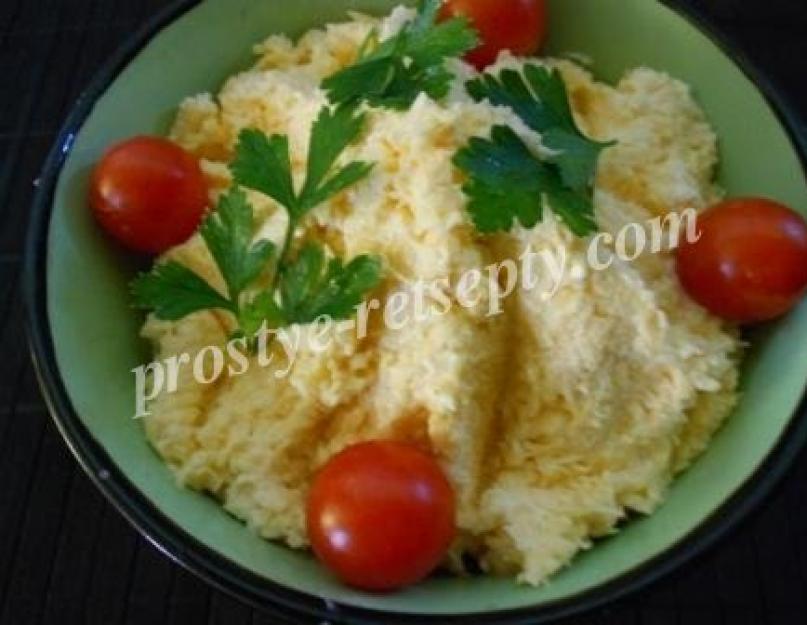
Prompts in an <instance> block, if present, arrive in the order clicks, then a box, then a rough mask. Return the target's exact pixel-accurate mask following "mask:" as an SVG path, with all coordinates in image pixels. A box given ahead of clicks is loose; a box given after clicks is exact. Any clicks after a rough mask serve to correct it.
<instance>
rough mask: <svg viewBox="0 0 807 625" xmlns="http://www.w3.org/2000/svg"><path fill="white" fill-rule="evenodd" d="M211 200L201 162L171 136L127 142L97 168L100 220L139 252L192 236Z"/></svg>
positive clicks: (95, 198)
mask: <svg viewBox="0 0 807 625" xmlns="http://www.w3.org/2000/svg"><path fill="white" fill-rule="evenodd" d="M207 204H208V197H207V184H206V182H205V178H204V174H202V170H201V169H200V167H199V162H198V161H197V160H196V158H195V157H194V156H192V155H191V154H188V153H187V152H186V151H185V150H183V149H182V148H180V147H179V146H178V145H176V144H174V143H172V142H170V141H168V140H166V139H158V138H154V137H136V138H134V139H130V140H128V141H124V142H123V143H120V144H118V145H116V146H114V147H112V148H111V149H110V150H109V151H108V152H107V153H106V154H105V155H104V157H103V159H102V160H101V162H100V163H99V164H98V165H97V166H96V168H95V171H94V172H93V176H92V183H91V189H90V206H91V207H92V209H93V212H94V213H95V217H96V219H97V220H98V221H99V223H100V224H101V226H102V227H103V228H104V230H106V232H107V233H108V234H110V235H111V236H112V237H113V238H115V239H116V240H117V241H119V242H120V243H122V244H123V245H124V246H126V247H127V248H129V249H132V250H134V251H136V252H144V253H147V254H160V253H162V252H165V251H166V250H168V249H169V248H171V247H174V246H175V245H178V244H180V243H183V242H184V241H186V240H188V239H189V238H190V237H191V235H192V234H193V233H194V232H196V229H197V228H198V227H199V224H200V223H201V221H202V217H203V216H204V214H205V210H206V208H207Z"/></svg>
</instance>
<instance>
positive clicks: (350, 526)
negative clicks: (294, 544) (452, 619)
mask: <svg viewBox="0 0 807 625" xmlns="http://www.w3.org/2000/svg"><path fill="white" fill-rule="evenodd" d="M307 520H308V536H309V539H310V540H311V545H312V547H313V549H314V553H316V555H317V557H318V558H319V559H320V560H321V561H322V562H324V563H325V564H326V565H327V566H328V567H329V568H331V569H332V570H333V571H334V572H335V573H336V574H337V576H338V577H340V578H341V579H342V581H344V582H345V583H346V584H348V585H350V586H354V587H356V588H360V589H362V590H369V591H373V592H386V591H392V590H396V589H399V588H403V587H405V586H409V585H412V584H415V583H417V582H419V581H421V580H422V579H424V578H425V577H427V576H428V575H429V574H430V573H431V572H432V571H433V570H434V569H435V568H436V567H437V566H438V565H439V564H440V562H441V561H442V559H443V557H444V556H445V554H446V551H447V550H448V548H449V547H450V546H451V542H452V541H453V540H454V535H455V500H454V491H453V489H452V487H451V485H450V484H449V482H448V480H447V479H446V477H445V475H444V473H443V471H442V470H441V468H440V465H439V464H438V463H437V462H436V461H435V460H434V459H433V458H432V457H431V456H429V455H428V454H426V453H424V452H422V451H420V450H419V449H417V448H415V447H412V446H410V445H407V444H404V443H395V442H370V443H362V444H359V445H356V446H354V447H350V448H348V449H346V450H345V451H343V452H342V453H340V454H338V455H336V456H335V457H334V458H333V459H331V461H330V462H328V464H326V465H325V467H324V468H323V469H322V470H321V471H320V473H319V474H318V475H317V477H316V478H315V480H314V484H313V486H312V489H311V492H310V494H309V498H308V506H307Z"/></svg>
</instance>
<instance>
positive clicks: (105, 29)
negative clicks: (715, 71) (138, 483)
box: [0, 0, 807, 625]
mask: <svg viewBox="0 0 807 625" xmlns="http://www.w3.org/2000/svg"><path fill="white" fill-rule="evenodd" d="M264 1H283V2H285V1H288V0H264ZM591 1H593V2H595V1H596V0H591ZM647 1H648V2H649V1H651V0H647ZM682 3H683V4H687V5H691V6H694V7H696V8H698V9H699V10H701V11H703V12H704V13H705V14H707V15H708V17H709V19H710V20H711V21H712V22H713V23H714V24H715V25H716V26H717V27H718V28H719V29H720V30H721V31H723V32H724V33H726V34H727V35H728V36H729V38H730V39H731V40H732V41H733V42H734V43H736V44H737V45H738V46H739V47H740V48H741V49H742V50H743V51H744V53H745V54H746V55H747V56H748V57H750V58H751V59H752V60H753V61H755V62H756V63H757V64H758V65H759V66H760V67H761V68H762V69H763V71H764V72H765V74H766V76H767V77H768V78H769V79H770V80H771V81H772V82H773V83H774V84H775V85H776V86H778V87H779V88H781V89H782V91H783V92H784V93H785V94H786V95H787V97H788V98H789V100H790V102H791V104H792V105H793V107H794V108H795V110H796V111H799V112H801V113H802V115H803V118H804V119H807V85H805V78H807V71H806V70H807V2H805V0H767V1H765V0H686V1H685V2H682ZM166 4H167V2H166V0H128V1H123V2H121V1H117V2H116V1H113V0H33V1H32V0H0V163H1V164H0V476H2V486H0V625H27V624H29V623H47V624H52V623H53V624H55V623H59V624H73V623H87V624H92V625H94V624H98V625H115V624H118V623H121V624H123V623H127V624H131V625H156V624H161V623H189V624H190V623H192V624H194V625H199V624H203V623H207V624H211V625H248V624H255V625H259V624H264V623H273V622H276V621H273V620H271V619H269V618H267V617H265V616H262V615H260V614H258V613H255V612H253V610H251V609H249V608H247V607H244V606H242V605H240V604H239V603H238V602H237V601H235V600H233V599H231V598H229V597H228V596H226V595H224V594H222V593H220V592H217V591H215V590H211V589H210V588H209V587H207V586H206V585H205V584H204V583H203V582H201V581H199V580H197V579H196V578H195V577H193V576H192V575H191V574H189V573H187V572H185V571H183V570H182V569H181V568H179V567H178V566H176V565H175V564H173V563H172V562H171V561H169V560H168V559H167V558H166V557H164V556H163V555H161V554H160V553H159V552H157V551H156V550H155V549H154V548H153V547H152V546H151V545H150V544H148V543H147V542H146V541H145V540H143V539H142V538H140V537H139V536H138V535H137V534H136V533H135V531H134V530H133V529H131V528H130V527H129V526H128V525H127V524H126V522H125V521H124V520H123V519H122V518H121V517H120V516H119V515H118V513H117V512H116V511H115V510H114V509H113V508H112V507H111V506H110V505H109V504H108V503H106V501H105V500H104V499H103V497H102V496H101V495H100V494H99V493H98V492H97V491H96V490H95V488H94V487H93V486H92V485H91V484H90V483H89V481H88V480H87V478H86V477H85V476H84V475H83V474H82V473H81V471H80V470H79V468H78V465H77V464H76V463H75V461H74V460H73V459H72V457H71V456H70V454H69V452H68V450H67V448H66V446H65V445H64V444H63V443H62V441H61V439H60V438H59V436H58V434H57V433H56V430H55V428H54V427H53V426H52V424H51V423H50V421H49V418H48V415H47V411H46V409H45V407H44V405H43V402H42V400H41V398H40V395H39V391H38V389H37V386H36V381H35V379H34V374H33V371H32V367H31V364H30V360H29V357H28V351H27V347H26V343H25V338H24V334H23V329H22V321H21V317H22V306H21V302H20V297H19V288H18V286H19V279H18V273H19V267H20V261H21V249H22V239H23V236H24V232H25V227H26V220H27V213H28V207H29V205H30V202H31V197H32V193H33V182H34V180H35V179H36V177H37V174H38V171H39V168H40V166H41V164H42V162H43V160H44V158H45V154H46V151H47V150H48V148H49V146H50V144H51V143H52V141H53V140H54V138H55V136H56V133H57V131H58V128H59V125H60V124H61V122H62V120H63V118H64V116H65V115H66V114H67V112H68V110H69V109H70V107H71V105H72V103H73V102H74V101H75V99H76V97H77V96H78V94H79V93H80V91H81V89H82V88H83V87H84V86H86V84H87V82H88V80H89V79H90V77H91V76H92V75H93V74H94V73H95V71H96V70H97V69H98V67H99V66H100V64H102V63H103V62H104V61H105V59H106V58H108V56H109V55H110V54H111V52H112V51H113V50H114V49H115V48H116V47H117V46H118V45H119V44H120V43H121V41H122V40H123V39H124V38H125V37H127V36H128V35H129V34H130V33H131V32H132V31H133V30H134V29H135V28H136V27H137V26H138V25H139V24H141V23H142V22H143V21H144V20H146V19H148V18H149V17H150V16H151V15H153V14H154V13H155V12H156V11H157V10H158V9H160V8H161V7H163V6H165V5H166ZM683 53H685V52H683ZM802 130H803V131H804V132H805V133H807V124H805V123H804V121H803V122H802ZM570 623H574V624H575V625H576V624H581V625H589V624H592V625H593V624H601V625H634V624H635V625H639V624H648V625H667V624H669V625H674V624H675V625H679V624H680V625H697V624H701V623H703V624H709V625H712V624H726V625H745V624H748V625H751V624H757V623H759V624H774V625H779V624H788V625H789V624H796V623H807V454H803V455H802V458H801V460H800V462H799V463H798V465H797V466H796V468H795V469H794V470H793V471H792V472H791V473H790V476H789V478H788V479H787V480H786V481H785V482H784V483H783V484H782V485H781V487H780V488H779V489H778V490H777V491H776V493H775V495H774V496H773V497H772V498H771V499H769V500H768V502H767V503H766V504H765V505H764V506H763V508H762V509H761V510H759V512H757V513H756V514H755V515H753V516H752V517H751V518H749V519H748V520H747V521H746V522H744V523H743V524H742V525H741V527H740V528H739V529H738V530H737V531H735V532H733V533H732V534H731V535H730V536H729V537H728V538H727V539H725V540H723V541H722V542H721V543H720V544H719V545H718V546H717V547H716V548H714V549H712V550H711V551H709V552H708V553H707V554H706V555H704V556H702V557H700V558H699V559H697V560H695V561H694V562H692V563H690V564H689V565H688V566H687V567H685V568H684V569H683V570H681V571H679V572H678V573H676V574H674V575H672V576H670V577H668V578H666V579H664V580H663V581H662V582H660V583H658V584H656V585H654V586H651V587H650V588H648V589H647V590H645V591H643V592H641V593H639V594H636V595H633V596H631V597H629V598H627V599H625V600H623V601H621V602H619V603H617V604H615V605H612V606H610V607H609V608H607V609H604V610H601V611H599V612H596V613H593V614H590V615H588V616H586V617H582V618H578V619H574V620H573V621H571V622H570Z"/></svg>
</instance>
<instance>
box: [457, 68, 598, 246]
mask: <svg viewBox="0 0 807 625" xmlns="http://www.w3.org/2000/svg"><path fill="white" fill-rule="evenodd" d="M467 89H468V92H469V93H470V95H471V96H472V97H473V98H474V99H475V100H477V101H482V100H488V101H490V102H491V104H494V105H498V106H508V107H510V108H511V109H513V111H514V112H515V113H516V114H517V115H518V116H519V117H521V119H522V120H523V121H524V123H525V124H527V125H528V126H529V127H530V128H532V129H533V130H535V131H536V132H538V133H540V134H541V137H542V140H543V143H544V145H545V146H546V147H547V148H549V149H550V150H552V151H553V152H554V154H553V155H552V156H550V157H548V158H545V159H540V158H539V157H538V156H537V155H535V154H533V152H532V151H531V150H530V148H529V147H528V146H527V145H526V144H525V143H524V141H522V139H521V138H520V137H519V136H518V135H517V134H516V133H515V132H514V131H513V130H512V129H511V128H510V127H508V126H495V127H494V128H493V129H492V130H491V134H490V138H489V139H486V138H481V137H476V138H473V139H471V140H470V141H469V143H468V145H467V146H465V147H464V148H462V149H461V150H460V151H459V152H458V153H457V154H456V155H455V157H454V163H455V164H456V165H457V167H459V168H460V169H461V170H462V171H463V172H465V173H466V174H467V176H468V181H467V182H466V184H465V185H464V187H463V190H464V191H465V194H466V195H467V196H468V210H469V212H470V214H471V218H472V219H473V221H474V224H475V225H476V227H477V229H478V230H479V231H480V232H483V233H492V232H501V231H507V230H509V229H510V228H511V227H512V226H513V223H514V221H518V222H520V223H521V224H522V225H523V226H524V227H527V228H531V227H533V226H534V225H535V224H537V223H538V222H539V221H540V220H541V217H542V215H543V207H544V203H545V202H546V203H547V204H548V205H549V207H550V208H551V209H552V210H553V211H554V212H555V213H556V214H557V215H558V216H559V217H560V218H561V219H562V220H563V221H564V223H566V225H567V226H568V227H569V228H570V229H571V230H572V232H574V233H575V234H576V235H578V236H586V235H588V234H591V233H593V232H595V231H596V230H597V225H596V223H595V221H594V206H593V200H592V189H591V185H592V183H593V180H594V174H595V170H596V165H597V159H598V158H599V155H600V153H601V152H602V150H603V149H605V148H606V147H608V146H609V145H610V144H606V143H598V142H596V141H592V140H591V139H588V138H587V137H586V136H585V135H584V134H583V133H582V132H580V130H579V129H578V127H577V124H576V123H575V121H574V117H573V115H572V110H571V106H570V104H569V97H568V93H567V91H566V86H565V84H564V82H563V79H562V78H561V76H560V74H559V73H558V72H557V71H555V70H551V71H550V70H548V69H546V68H544V67H541V66H538V65H526V66H525V68H524V75H523V76H522V75H521V74H519V73H518V72H516V71H514V70H504V71H502V72H501V73H500V75H499V77H498V78H497V77H495V76H491V75H483V76H481V77H480V78H478V79H475V80H472V81H470V82H469V83H468V84H467Z"/></svg>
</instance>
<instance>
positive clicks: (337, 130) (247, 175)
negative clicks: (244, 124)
mask: <svg viewBox="0 0 807 625" xmlns="http://www.w3.org/2000/svg"><path fill="white" fill-rule="evenodd" d="M356 109H357V105H356V104H345V105H341V106H337V107H335V108H330V107H325V108H323V109H322V111H321V112H320V114H319V116H318V117H317V120H316V121H315V122H314V126H313V128H312V129H311V140H310V143H309V148H308V166H307V176H306V181H305V184H304V185H303V188H302V191H301V192H300V193H299V194H297V192H296V191H295V189H294V183H293V180H292V175H291V157H290V156H289V141H288V138H287V137H285V136H281V135H275V136H272V137H267V136H266V135H264V134H263V133H262V132H260V131H259V130H251V129H247V130H243V131H241V134H240V135H239V137H238V145H237V146H236V157H235V160H234V161H233V163H232V164H231V165H230V170H231V171H232V174H233V178H234V180H235V182H236V184H238V185H240V186H242V187H245V188H247V189H252V190H253V191H258V192H260V193H263V194H264V195H268V196H269V197H271V198H272V199H274V200H275V201H276V202H278V203H279V204H281V205H282V206H283V207H284V208H285V209H286V211H288V213H289V216H290V217H291V218H292V220H295V221H296V220H299V219H300V218H302V217H303V216H304V215H305V214H306V213H307V212H308V211H309V210H311V209H312V208H315V207H316V206H318V205H319V204H322V203H323V202H325V201H327V200H328V199H330V198H331V197H333V196H334V195H336V194H338V193H340V192H341V191H343V190H344V189H346V188H347V187H349V186H351V185H353V184H355V183H357V182H359V181H360V180H361V179H362V178H364V177H365V176H367V174H369V173H370V170H371V169H372V165H371V164H369V163H363V162H359V161H356V162H353V163H350V164H349V165H346V166H345V167H343V168H341V169H340V170H339V171H337V172H335V173H333V174H331V171H332V169H333V167H334V164H335V163H336V161H337V159H338V158H339V156H340V155H341V154H342V152H344V150H345V148H347V146H348V145H350V143H352V142H353V141H354V140H355V139H356V138H357V137H358V135H359V133H361V130H362V128H363V127H364V123H365V121H366V116H365V115H363V114H361V115H359V114H357V112H356ZM329 175H330V177H328V176H329Z"/></svg>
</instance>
